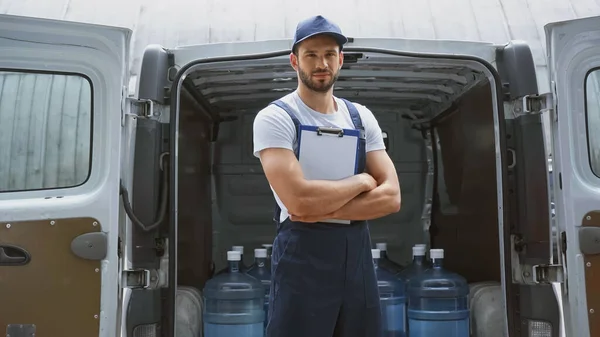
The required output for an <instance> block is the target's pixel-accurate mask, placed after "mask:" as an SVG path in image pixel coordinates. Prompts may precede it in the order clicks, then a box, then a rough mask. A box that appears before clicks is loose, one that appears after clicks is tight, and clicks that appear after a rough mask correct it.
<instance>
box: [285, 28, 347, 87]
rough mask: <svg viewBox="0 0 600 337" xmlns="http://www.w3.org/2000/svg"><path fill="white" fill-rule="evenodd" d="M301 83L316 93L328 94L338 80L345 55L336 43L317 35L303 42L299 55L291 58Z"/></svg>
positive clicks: (324, 36)
mask: <svg viewBox="0 0 600 337" xmlns="http://www.w3.org/2000/svg"><path fill="white" fill-rule="evenodd" d="M290 60H291V63H292V66H293V67H294V69H296V71H297V72H298V77H299V78H300V81H302V83H303V84H304V85H305V86H306V87H308V88H309V89H311V90H313V91H316V92H321V93H324V92H327V91H329V89H331V87H333V84H334V83H335V81H336V80H337V79H338V76H339V74H340V69H341V67H342V64H343V54H342V53H341V52H340V48H339V46H338V44H337V43H336V41H335V40H334V39H333V38H332V37H330V36H327V35H317V36H314V37H311V38H308V39H306V40H304V41H302V42H301V43H300V44H299V45H298V47H297V55H294V54H292V55H291V56H290Z"/></svg>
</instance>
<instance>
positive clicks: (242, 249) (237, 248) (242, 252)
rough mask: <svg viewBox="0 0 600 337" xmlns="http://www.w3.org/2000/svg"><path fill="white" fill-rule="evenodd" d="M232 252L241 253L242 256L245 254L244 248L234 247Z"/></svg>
mask: <svg viewBox="0 0 600 337" xmlns="http://www.w3.org/2000/svg"><path fill="white" fill-rule="evenodd" d="M231 250H233V251H236V252H240V254H244V246H233V247H231Z"/></svg>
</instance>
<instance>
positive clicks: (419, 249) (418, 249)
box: [412, 245, 425, 256]
mask: <svg viewBox="0 0 600 337" xmlns="http://www.w3.org/2000/svg"><path fill="white" fill-rule="evenodd" d="M412 251H413V256H425V246H421V245H415V246H414V247H413V249H412Z"/></svg>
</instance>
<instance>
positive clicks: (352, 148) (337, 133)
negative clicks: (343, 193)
mask: <svg viewBox="0 0 600 337" xmlns="http://www.w3.org/2000/svg"><path fill="white" fill-rule="evenodd" d="M359 137H360V131H358V130H353V129H340V128H329V127H317V126H307V125H301V126H300V136H299V140H298V144H299V145H298V146H299V149H298V150H299V151H298V159H299V162H300V166H301V167H302V172H303V173H304V177H305V178H306V179H307V180H341V179H344V178H348V177H350V176H352V175H355V174H356V173H357V172H356V171H357V168H358V141H359ZM323 222H331V223H341V224H349V223H350V220H339V219H330V220H324V221H323Z"/></svg>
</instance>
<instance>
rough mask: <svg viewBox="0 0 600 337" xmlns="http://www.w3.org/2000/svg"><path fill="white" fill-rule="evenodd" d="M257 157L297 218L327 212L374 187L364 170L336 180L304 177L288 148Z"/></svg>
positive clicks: (272, 184)
mask: <svg viewBox="0 0 600 337" xmlns="http://www.w3.org/2000/svg"><path fill="white" fill-rule="evenodd" d="M260 160H261V163H262V166H263V169H264V171H265V175H266V177H267V180H268V181H269V183H270V184H271V186H272V187H273V189H274V190H275V192H276V193H277V195H278V196H279V198H280V199H281V201H282V202H283V204H284V205H285V206H286V208H287V209H288V212H289V213H291V214H294V215H295V216H298V217H303V218H308V217H314V216H318V215H322V214H330V213H332V212H333V211H335V210H338V209H340V208H341V207H342V206H343V205H345V204H346V203H348V201H350V200H352V199H353V198H354V197H356V196H357V195H359V194H360V193H363V192H367V191H370V190H372V189H374V188H375V187H376V186H377V181H376V180H375V179H374V177H372V176H370V175H369V174H366V173H363V174H357V175H354V176H351V177H348V178H346V179H342V180H337V181H328V180H306V179H305V178H304V174H303V173H302V168H301V166H300V163H299V162H298V160H297V159H296V156H295V155H294V153H293V152H292V151H290V150H288V149H282V148H268V149H265V150H262V151H261V152H260Z"/></svg>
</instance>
